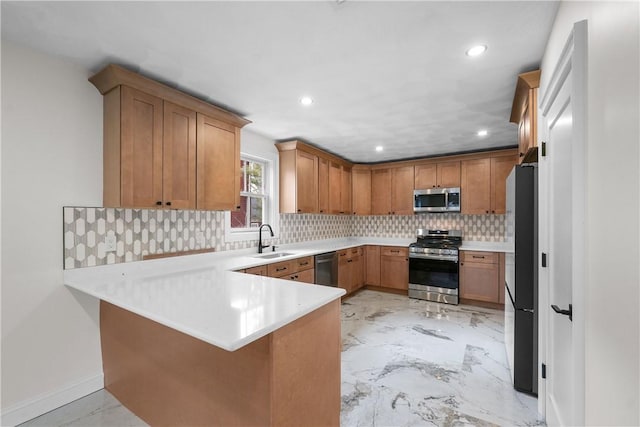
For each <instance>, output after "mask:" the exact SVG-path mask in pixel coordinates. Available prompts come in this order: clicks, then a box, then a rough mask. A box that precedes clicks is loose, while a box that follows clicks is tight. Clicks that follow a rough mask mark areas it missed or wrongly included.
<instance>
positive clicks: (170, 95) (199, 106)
mask: <svg viewBox="0 0 640 427" xmlns="http://www.w3.org/2000/svg"><path fill="white" fill-rule="evenodd" d="M89 81H90V82H91V83H92V84H93V85H94V86H95V87H96V88H97V89H98V90H99V91H100V93H101V94H102V95H104V94H106V93H107V92H109V91H111V90H112V89H114V88H116V87H118V86H121V85H123V86H128V87H131V88H134V89H138V90H140V91H142V92H145V93H148V94H150V95H154V96H157V97H159V98H162V99H165V100H167V101H171V102H173V103H176V104H178V105H181V106H183V107H187V108H190V109H192V110H195V111H197V112H200V113H203V114H206V115H207V116H209V117H211V118H213V119H217V120H220V121H222V122H225V123H228V124H230V125H233V126H236V127H239V128H241V127H243V126H245V125H247V124H249V123H251V121H250V120H247V119H245V118H244V117H240V116H238V115H237V114H233V113H231V112H229V111H227V110H224V109H222V108H220V107H216V106H215V105H213V104H209V103H208V102H205V101H202V100H201V99H198V98H196V97H194V96H191V95H187V94H186V93H184V92H180V91H179V90H177V89H174V88H171V87H169V86H167V85H164V84H162V83H159V82H157V81H155V80H152V79H150V78H147V77H144V76H142V75H140V74H138V73H135V72H133V71H130V70H127V69H126V68H123V67H121V66H119V65H115V64H110V65H107V66H106V67H105V68H103V69H102V71H100V72H98V73H97V74H95V75H94V76H92V77H90V78H89Z"/></svg>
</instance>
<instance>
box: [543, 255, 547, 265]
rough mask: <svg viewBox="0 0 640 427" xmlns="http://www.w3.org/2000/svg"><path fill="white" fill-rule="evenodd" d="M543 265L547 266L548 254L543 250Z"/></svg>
mask: <svg viewBox="0 0 640 427" xmlns="http://www.w3.org/2000/svg"><path fill="white" fill-rule="evenodd" d="M542 266H543V267H546V266H547V254H545V253H544V252H542Z"/></svg>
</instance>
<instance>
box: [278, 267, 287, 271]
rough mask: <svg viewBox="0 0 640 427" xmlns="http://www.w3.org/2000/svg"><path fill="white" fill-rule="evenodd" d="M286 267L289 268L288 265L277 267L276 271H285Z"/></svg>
mask: <svg viewBox="0 0 640 427" xmlns="http://www.w3.org/2000/svg"><path fill="white" fill-rule="evenodd" d="M286 269H287V267H280V268H276V271H283V270H286Z"/></svg>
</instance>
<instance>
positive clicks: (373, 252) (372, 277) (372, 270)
mask: <svg viewBox="0 0 640 427" xmlns="http://www.w3.org/2000/svg"><path fill="white" fill-rule="evenodd" d="M364 253H365V270H366V271H365V278H364V283H365V285H371V286H380V246H371V245H368V246H366V247H365V251H364Z"/></svg>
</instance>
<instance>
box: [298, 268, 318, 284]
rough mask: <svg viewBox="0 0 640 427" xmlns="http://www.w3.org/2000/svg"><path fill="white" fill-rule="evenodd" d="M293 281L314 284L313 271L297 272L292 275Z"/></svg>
mask: <svg viewBox="0 0 640 427" xmlns="http://www.w3.org/2000/svg"><path fill="white" fill-rule="evenodd" d="M294 277H295V278H294V279H293V280H295V281H296V282H303V283H312V284H313V283H315V270H314V269H313V268H312V269H310V270H303V271H298V272H297V273H296V274H295V275H294Z"/></svg>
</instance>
